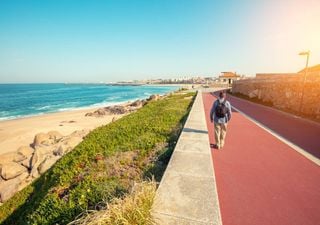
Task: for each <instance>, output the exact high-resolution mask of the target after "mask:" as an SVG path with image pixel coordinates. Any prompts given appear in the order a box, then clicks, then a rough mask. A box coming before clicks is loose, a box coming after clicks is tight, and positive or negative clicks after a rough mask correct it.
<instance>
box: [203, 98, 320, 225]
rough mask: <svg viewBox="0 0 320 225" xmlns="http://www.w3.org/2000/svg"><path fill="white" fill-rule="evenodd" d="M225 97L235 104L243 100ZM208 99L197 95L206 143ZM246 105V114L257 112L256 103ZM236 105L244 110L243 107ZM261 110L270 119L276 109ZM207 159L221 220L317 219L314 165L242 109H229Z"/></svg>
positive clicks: (318, 175)
mask: <svg viewBox="0 0 320 225" xmlns="http://www.w3.org/2000/svg"><path fill="white" fill-rule="evenodd" d="M228 98H229V100H230V102H231V104H234V105H237V106H236V107H237V108H239V109H240V107H241V104H244V103H241V101H240V100H239V101H237V99H236V98H232V99H231V98H230V97H228ZM214 100H215V97H213V96H212V95H211V94H209V93H204V94H203V101H204V108H205V113H206V118H207V126H208V131H209V138H210V143H211V144H214V143H215V141H214V133H213V124H212V123H210V119H209V112H210V109H211V106H212V103H213V101H214ZM236 101H237V102H236ZM244 105H245V104H244ZM263 108H264V109H265V110H267V109H266V108H265V107H263ZM247 109H248V108H247ZM249 109H250V111H251V114H255V113H261V112H262V111H263V109H261V108H260V107H259V106H258V105H255V107H249ZM240 110H242V111H244V112H245V113H246V111H245V110H246V108H245V107H242V108H241V109H240ZM263 115H264V116H265V117H267V118H269V119H270V120H272V121H273V120H274V118H273V116H276V113H274V112H273V111H272V110H267V112H263ZM306 123H307V122H306ZM287 125H288V126H291V127H293V126H295V125H296V124H287ZM288 130H290V129H288ZM319 138H320V136H319ZM318 143H319V142H318ZM319 151H320V150H319ZM212 159H213V164H214V170H215V176H216V185H217V191H218V196H219V203H220V210H221V216H222V223H223V225H318V224H320V167H319V166H317V165H316V164H315V163H313V162H311V161H310V160H308V159H306V158H305V157H304V156H302V155H301V154H299V153H298V152H296V151H295V150H294V149H292V148H291V147H289V146H288V145H286V144H285V143H283V142H281V141H280V140H278V139H277V138H276V137H274V136H273V135H271V134H270V133H268V132H267V131H265V130H263V129H262V128H260V127H259V126H257V125H256V124H254V123H253V122H251V121H250V120H248V119H247V118H245V117H244V116H243V115H242V114H240V113H238V112H233V114H232V119H231V121H230V123H229V124H228V132H227V137H226V144H225V146H224V148H223V149H221V150H216V149H212Z"/></svg>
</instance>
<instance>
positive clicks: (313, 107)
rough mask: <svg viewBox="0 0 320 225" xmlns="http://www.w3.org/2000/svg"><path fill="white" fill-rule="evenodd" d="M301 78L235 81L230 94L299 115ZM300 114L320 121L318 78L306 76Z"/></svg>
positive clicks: (319, 83) (319, 78)
mask: <svg viewBox="0 0 320 225" xmlns="http://www.w3.org/2000/svg"><path fill="white" fill-rule="evenodd" d="M302 90H303V76H302V75H297V76H287V77H278V78H268V79H247V80H239V81H235V82H234V83H233V85H232V93H240V94H243V95H245V96H248V97H250V98H257V99H259V100H261V101H263V102H268V103H271V104H272V105H273V106H274V107H275V108H278V109H282V110H287V111H291V112H293V113H300V112H299V109H300V101H301V96H302ZM301 113H302V114H304V115H307V116H309V117H312V118H315V119H320V76H316V75H311V76H308V77H307V79H306V82H305V85H304V97H303V102H302V109H301Z"/></svg>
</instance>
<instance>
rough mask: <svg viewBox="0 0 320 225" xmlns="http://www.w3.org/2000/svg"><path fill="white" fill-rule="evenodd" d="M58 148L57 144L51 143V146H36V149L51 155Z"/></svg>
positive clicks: (43, 153)
mask: <svg viewBox="0 0 320 225" xmlns="http://www.w3.org/2000/svg"><path fill="white" fill-rule="evenodd" d="M56 148H57V144H55V145H49V146H46V145H41V146H36V150H37V151H38V152H39V153H41V154H42V155H51V154H52V153H53V151H54V150H55V149H56Z"/></svg>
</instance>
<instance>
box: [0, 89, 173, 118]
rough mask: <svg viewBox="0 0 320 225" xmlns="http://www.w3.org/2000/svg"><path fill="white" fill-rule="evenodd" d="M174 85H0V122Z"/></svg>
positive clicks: (112, 102)
mask: <svg viewBox="0 0 320 225" xmlns="http://www.w3.org/2000/svg"><path fill="white" fill-rule="evenodd" d="M178 88H179V87H178V86H110V85H104V84H0V120H10V119H15V118H21V117H28V116H32V115H40V114H45V113H49V112H60V111H67V110H73V109H78V108H89V107H99V106H108V105H115V104H120V103H124V102H127V101H133V100H136V99H143V98H147V97H149V96H150V95H152V94H165V93H168V92H171V91H174V90H177V89H178Z"/></svg>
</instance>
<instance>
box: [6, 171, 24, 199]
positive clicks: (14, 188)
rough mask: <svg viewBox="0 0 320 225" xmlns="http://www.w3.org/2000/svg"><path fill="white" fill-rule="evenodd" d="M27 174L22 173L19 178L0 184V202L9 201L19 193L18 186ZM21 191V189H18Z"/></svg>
mask: <svg viewBox="0 0 320 225" xmlns="http://www.w3.org/2000/svg"><path fill="white" fill-rule="evenodd" d="M28 175H29V174H28V173H26V172H25V173H22V174H21V175H20V176H18V177H16V178H15V179H12V180H8V181H4V182H1V183H0V202H5V201H7V200H8V199H10V198H11V197H12V196H13V195H14V194H15V193H16V192H18V191H19V189H20V188H19V186H20V184H21V182H23V181H24V180H25V179H26V178H27V176H28ZM20 190H21V189H20Z"/></svg>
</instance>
